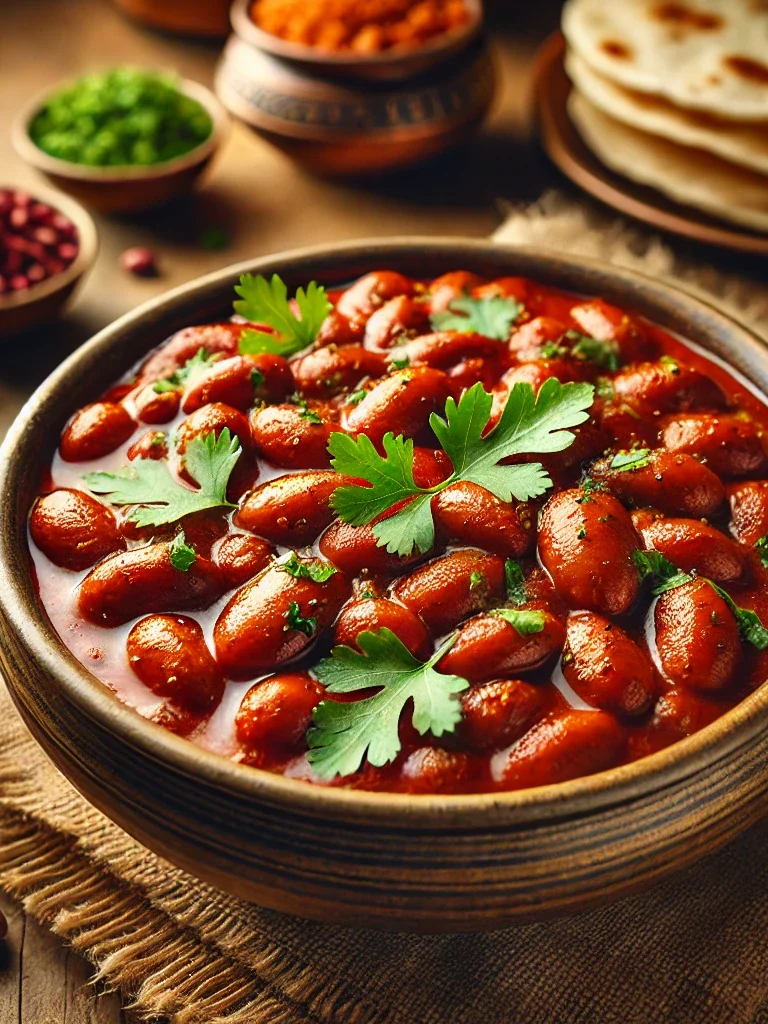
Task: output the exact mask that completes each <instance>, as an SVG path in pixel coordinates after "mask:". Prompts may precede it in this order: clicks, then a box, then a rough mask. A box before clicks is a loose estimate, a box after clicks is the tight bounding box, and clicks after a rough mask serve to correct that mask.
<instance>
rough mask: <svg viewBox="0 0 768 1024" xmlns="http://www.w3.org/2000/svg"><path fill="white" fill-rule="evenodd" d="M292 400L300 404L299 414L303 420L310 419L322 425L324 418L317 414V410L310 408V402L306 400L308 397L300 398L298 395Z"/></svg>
mask: <svg viewBox="0 0 768 1024" xmlns="http://www.w3.org/2000/svg"><path fill="white" fill-rule="evenodd" d="M290 401H291V402H293V404H294V405H298V407H299V410H300V411H299V416H301V418H302V419H303V420H308V421H309V422H310V423H315V424H317V425H319V426H322V424H323V421H322V419H321V418H320V417H319V416H318V415H317V413H316V412H314V411H313V410H312V409H310V408H309V402H308V401H307V400H306V398H299V397H298V396H294V397H293V398H291V399H290Z"/></svg>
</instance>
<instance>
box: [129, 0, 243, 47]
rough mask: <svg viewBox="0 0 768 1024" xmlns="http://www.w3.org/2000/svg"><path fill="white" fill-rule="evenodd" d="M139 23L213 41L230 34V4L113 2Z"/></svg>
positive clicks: (206, 0)
mask: <svg viewBox="0 0 768 1024" xmlns="http://www.w3.org/2000/svg"><path fill="white" fill-rule="evenodd" d="M113 3H114V4H115V6H116V7H119V8H120V9H121V10H122V11H125V13H126V14H127V15H128V16H129V17H131V18H134V19H135V20H136V21H140V22H142V23H143V24H144V25H148V26H149V27H150V28H154V29H159V30H160V31H161V32H174V33H178V34H179V35H184V36H206V37H211V38H214V39H218V38H222V37H224V36H226V34H227V32H228V31H229V0H113Z"/></svg>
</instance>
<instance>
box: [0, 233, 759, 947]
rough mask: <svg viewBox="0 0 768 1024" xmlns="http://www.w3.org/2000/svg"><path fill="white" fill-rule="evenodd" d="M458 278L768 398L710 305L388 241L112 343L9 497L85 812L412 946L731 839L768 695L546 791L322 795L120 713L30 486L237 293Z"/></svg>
mask: <svg viewBox="0 0 768 1024" xmlns="http://www.w3.org/2000/svg"><path fill="white" fill-rule="evenodd" d="M378 266H387V267H391V268H392V269H396V270H400V271H401V272H403V273H406V274H413V273H420V274H422V275H427V276H429V275H436V274H438V273H441V272H444V271H445V270H446V269H448V268H451V267H456V266H461V267H464V268H466V269H468V270H473V271H475V272H477V273H480V274H483V275H486V276H489V277H494V276H502V275H505V274H513V275H518V274H521V275H523V276H526V277H531V278H533V279H536V280H540V281H542V282H543V283H545V284H551V285H554V286H556V287H562V288H566V289H568V290H572V291H575V292H578V293H582V294H599V295H601V296H604V297H605V298H606V299H607V300H608V301H611V302H615V303H617V304H618V305H620V306H622V307H626V308H631V309H633V310H635V311H636V312H638V313H641V314H643V315H646V316H648V317H650V318H651V319H653V320H655V321H656V322H658V323H660V324H661V325H662V326H664V327H667V328H669V329H672V330H673V331H678V332H680V333H682V334H684V335H685V336H687V337H688V338H690V339H691V340H693V341H695V342H698V343H700V344H702V345H704V346H705V347H707V348H709V349H711V350H712V351H714V352H716V353H717V354H719V355H723V356H726V357H728V359H729V361H730V362H731V363H732V364H733V365H734V366H736V367H737V368H739V369H741V370H742V371H743V372H745V373H746V374H747V375H748V376H749V377H751V379H752V380H753V381H754V382H755V383H756V384H757V385H758V386H759V387H761V388H762V389H763V390H768V356H766V353H765V350H764V349H763V348H762V347H761V345H760V343H759V342H758V341H757V340H756V339H755V338H754V337H753V336H752V335H751V334H750V333H749V332H748V331H746V330H745V329H744V328H740V327H739V326H738V325H736V324H735V323H733V322H732V321H730V320H728V319H727V318H725V317H724V316H722V315H721V314H719V313H718V312H717V311H716V310H715V309H714V308H712V307H710V306H708V305H707V304H705V303H703V302H700V301H698V300H695V299H693V298H690V297H687V296H685V295H684V294H682V293H680V292H676V291H675V290H673V289H670V288H669V287H667V286H665V285H661V284H659V283H657V282H654V281H652V280H650V279H646V278H643V277H642V276H640V275H636V274H633V273H631V272H629V271H620V270H617V269H615V268H611V267H609V266H607V265H605V264H600V263H596V262H594V263H593V262H591V261H589V260H583V259H573V258H566V257H558V256H555V255H553V254H551V253H544V252H541V251H537V250H533V249H531V250H526V249H509V250H505V249H504V248H503V247H500V246H498V245H493V244H489V243H482V242H476V243H471V242H466V241H461V240H453V239H440V240H428V239H412V240H404V239H400V240H395V241H387V240H383V239H382V240H377V241H376V242H375V243H370V244H366V243H349V244H346V245H340V246H336V247H322V248H320V249H314V250H302V251H300V252H297V253H292V254H282V255H278V256H274V257H271V258H269V259H265V260H262V261H255V262H249V263H248V264H246V265H239V266H237V267H234V268H228V269H227V270H225V271H222V272H221V273H220V274H218V275H214V276H213V277H210V278H208V279H206V280H205V282H203V283H200V282H197V283H194V282H193V283H192V284H190V285H189V286H187V287H186V288H184V289H183V290H181V291H179V292H177V293H176V294H175V295H173V296H171V297H169V298H166V299H164V300H161V301H158V302H157V303H155V304H153V305H152V306H151V307H145V308H144V310H143V311H140V312H138V313H136V314H133V315H132V316H131V317H129V318H127V319H125V320H123V321H122V323H121V324H120V325H119V326H118V327H113V328H109V329H107V330H106V331H104V332H102V333H101V334H100V335H99V336H98V337H97V338H95V339H94V340H93V341H92V342H90V343H89V344H88V345H86V346H84V347H83V348H82V349H81V350H79V352H78V353H77V355H76V356H75V357H73V358H72V359H71V360H70V361H69V362H68V363H67V364H65V365H64V366H63V367H61V368H60V369H59V370H58V371H57V372H56V374H54V376H53V377H51V378H49V380H48V382H47V383H46V384H45V385H44V387H43V388H42V389H41V390H40V391H39V392H38V393H37V395H36V397H35V398H34V399H33V402H32V403H30V404H29V405H28V406H27V410H26V412H25V414H23V415H22V417H20V419H19V421H17V423H16V425H15V426H14V427H13V428H12V430H11V432H10V433H9V436H8V440H7V442H6V446H5V449H4V454H5V465H4V466H2V467H0V489H2V490H3V491H4V493H7V494H9V495H13V499H14V500H13V502H12V503H10V505H9V507H8V509H7V514H6V516H5V517H4V519H3V521H2V524H1V525H0V608H1V610H2V614H1V615H0V639H1V640H2V648H3V653H2V663H3V668H4V671H5V675H6V678H7V680H8V682H9V685H10V689H11V693H12V695H13V697H14V700H15V702H16V704H17V706H18V707H19V709H20V711H21V713H22V715H23V717H24V718H25V720H26V722H27V724H28V725H29V727H30V728H31V730H32V732H33V733H34V735H35V737H36V738H37V739H38V741H39V742H40V743H41V744H42V745H43V746H44V748H45V749H46V751H47V752H48V754H49V755H50V756H51V757H52V759H53V760H54V761H55V762H56V764H57V765H58V766H59V767H60V768H61V770H62V771H63V772H64V774H65V775H66V776H67V777H68V778H69V779H70V781H72V782H73V783H74V784H75V786H76V787H77V788H79V789H80V790H81V791H82V792H83V793H84V794H85V795H86V796H87V797H88V799H89V800H90V801H91V802H92V803H94V804H95V805H96V806H97V807H98V808H99V809H101V810H102V811H104V812H105V813H106V814H107V815H108V816H109V817H111V818H112V819H113V820H114V821H116V822H117V823H118V824H119V825H120V826H121V827H123V828H124V829H125V830H126V831H128V832H129V833H131V834H132V835H134V836H135V837H136V838H138V839H139V840H140V841H141V842H142V843H144V844H145V845H146V846H148V847H150V848H151V849H153V850H154V851H156V852H157V853H159V854H160V855H161V856H164V857H166V858H167V859H168V860H170V861H172V862H174V863H176V864H178V865H179V866H181V867H182V868H184V869H186V870H188V871H190V872H192V873H194V874H196V875H198V876H199V877H201V878H203V879H205V880H206V881H209V882H211V883H213V884H214V885H217V886H219V887H221V888H223V889H226V890H228V891H230V892H232V893H234V894H235V895H238V896H241V897H245V898H247V899H251V900H253V901H254V902H256V903H259V904H262V905H264V906H268V907H272V908H275V909H281V910H287V911H289V912H292V913H296V914H299V915H303V916H307V917H314V918H318V919H322V920H331V921H337V922H343V923H350V924H361V925H367V926H378V927H382V928H396V929H399V930H403V929H412V930H434V931H459V930H470V929H483V928H495V927H500V926H501V925H504V924H507V923H511V922H514V921H525V920H534V919H539V918H542V917H546V916H548V915H552V914H559V913H565V912H570V911H573V910H576V909H580V908H584V907H589V906H593V905H595V904H598V903H601V902H606V901H609V900H614V899H618V898H619V897H621V896H624V895H627V894H628V893H630V892H633V891H636V890H638V889H640V888H642V887H644V886H647V885H649V884H650V883H652V882H653V881H655V880H657V879H659V878H662V877H664V876H665V875H668V874H669V873H671V872H672V871H674V870H678V869H680V868H681V867H684V866H685V865H687V864H690V863H693V862H694V861H695V860H697V859H698V858H700V857H701V856H703V855H704V854H705V853H707V852H710V851H712V850H714V849H716V848H717V847H718V846H720V845H722V844H723V843H725V842H727V841H728V840H729V839H732V838H734V837H735V836H736V835H738V834H739V832H740V831H742V830H743V829H744V828H746V827H747V825H748V824H750V823H751V822H752V821H754V820H756V819H757V818H758V817H759V816H760V815H762V814H763V813H764V812H765V810H766V807H768V789H767V788H766V785H765V780H766V764H768V731H766V728H765V725H766V723H767V722H768V692H762V691H758V692H757V693H756V694H754V695H752V696H751V697H750V698H748V699H747V700H745V701H744V702H743V703H742V704H741V705H739V707H737V708H736V709H734V710H733V711H731V712H729V713H728V714H727V715H725V716H723V717H722V718H721V719H720V720H718V721H717V722H716V723H714V724H713V725H711V726H709V727H708V728H707V729H705V730H702V732H701V733H698V734H696V735H695V736H693V737H690V738H689V739H688V740H685V741H683V742H681V743H679V744H676V745H674V746H673V747H670V748H668V749H667V750H664V751H662V752H661V753H659V754H656V755H654V756H652V757H649V758H646V759H644V760H642V761H639V762H635V763H633V764H631V765H626V766H624V767H621V768H618V769H615V770H613V771H609V772H605V773H601V774H599V775H595V776H591V777H589V778H586V779H578V780H574V781H573V782H568V783H564V784H562V785H558V786H548V787H542V788H540V789H536V790H529V791H522V792H513V793H496V794H487V795H479V796H472V797H466V796H453V797H440V796H432V797H410V796H403V795H396V794H395V795H393V794H381V793H363V792H355V791H350V790H343V789H323V788H319V787H311V786H307V785H306V784H303V783H301V782H297V781H295V780H290V779H285V778H282V777H280V776H275V775H271V774H269V773H266V772H262V771H259V770H256V769H251V768H246V767H244V766H242V765H237V764H233V763H231V762H228V761H226V760H224V759H222V758H219V757H217V756H215V755H213V754H210V753H209V752H207V751H204V750H201V749H199V748H197V747H195V746H193V745H192V744H190V743H188V742H187V741H186V740H183V739H180V738H179V737H176V736H173V735H171V734H169V733H167V732H166V731H165V730H163V729H161V728H160V727H158V726H154V725H152V724H150V723H148V722H146V721H144V720H143V719H141V718H140V717H139V716H138V715H136V714H135V713H134V712H132V711H130V710H129V709H127V708H125V706H123V705H122V704H120V702H119V701H118V700H117V699H116V698H115V697H114V695H112V694H111V693H109V692H108V691H107V690H106V689H105V688H103V687H101V686H100V685H99V684H98V683H96V682H95V681H94V679H93V677H92V676H90V675H89V673H88V672H87V671H86V670H85V669H84V668H83V667H82V666H81V665H79V664H78V663H77V662H76V661H75V660H74V658H73V657H72V655H71V654H69V652H67V651H66V650H65V649H64V648H63V645H62V644H61V641H60V640H59V639H58V637H57V636H56V635H55V634H54V633H53V631H52V629H51V627H50V624H49V623H48V622H47V619H46V618H45V616H44V615H43V614H42V613H41V611H40V609H39V608H38V606H37V603H36V599H35V597H34V593H33V588H32V586H31V580H30V574H29V564H28V555H27V551H26V517H27V512H28V509H29V506H30V503H31V501H32V499H33V497H34V481H35V480H36V479H37V478H38V473H39V472H40V471H41V470H42V468H43V466H44V465H46V463H47V459H48V458H49V457H50V455H51V452H52V448H53V445H54V444H55V440H56V438H57V437H58V433H59V430H60V428H61V426H62V424H63V423H64V421H65V420H66V418H67V417H68V415H69V414H70V413H71V411H72V410H73V409H74V408H76V407H77V406H78V405H80V404H83V403H84V402H85V401H87V400H88V398H89V397H90V396H91V395H92V394H94V393H97V392H98V391H99V390H100V389H102V388H104V387H106V386H107V385H108V384H109V383H110V382H111V381H112V380H113V379H114V378H116V377H117V376H118V375H119V374H120V373H121V372H122V371H123V370H125V369H126V368H127V367H128V366H129V365H130V364H131V363H132V362H133V361H134V360H135V359H136V358H137V357H139V356H141V355H143V354H145V353H146V352H147V351H148V350H149V349H150V348H151V347H152V346H153V345H154V344H156V343H157V342H158V341H160V340H161V339H162V338H164V337H166V336H168V335H169V334H170V333H172V331H174V330H176V329H178V328H180V327H182V326H184V325H185V324H188V323H190V322H201V321H204V320H206V319H209V318H213V317H215V316H216V315H217V313H219V312H220V311H221V310H223V308H224V307H225V305H226V302H227V300H228V299H229V298H230V296H231V292H232V287H233V285H234V283H235V282H236V280H237V278H238V276H239V274H240V273H241V272H242V271H243V270H246V269H248V270H249V271H251V272H253V273H258V272H263V273H265V272H273V271H277V272H278V273H280V274H281V276H282V277H283V278H284V279H285V280H286V283H287V285H288V287H289V289H291V288H294V287H296V286H297V284H298V283H300V282H301V281H305V280H307V279H309V278H316V279H318V280H320V281H321V282H323V283H324V284H326V285H335V284H337V283H340V282H343V281H345V280H350V279H352V278H354V277H356V276H358V275H360V274H362V273H364V272H366V271H368V270H370V269H372V268H374V267H378Z"/></svg>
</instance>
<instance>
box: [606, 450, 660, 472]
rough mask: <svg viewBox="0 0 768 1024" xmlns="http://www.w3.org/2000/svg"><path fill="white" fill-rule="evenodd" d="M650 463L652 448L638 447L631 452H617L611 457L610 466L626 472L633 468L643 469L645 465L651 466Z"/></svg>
mask: <svg viewBox="0 0 768 1024" xmlns="http://www.w3.org/2000/svg"><path fill="white" fill-rule="evenodd" d="M650 463H651V450H650V448H637V449H635V450H634V451H631V452H617V453H616V455H614V456H613V458H612V459H611V462H610V465H609V467H608V468H609V469H615V470H617V471H618V472H620V473H625V472H629V471H631V470H633V469H643V468H644V467H645V466H649V465H650Z"/></svg>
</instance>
